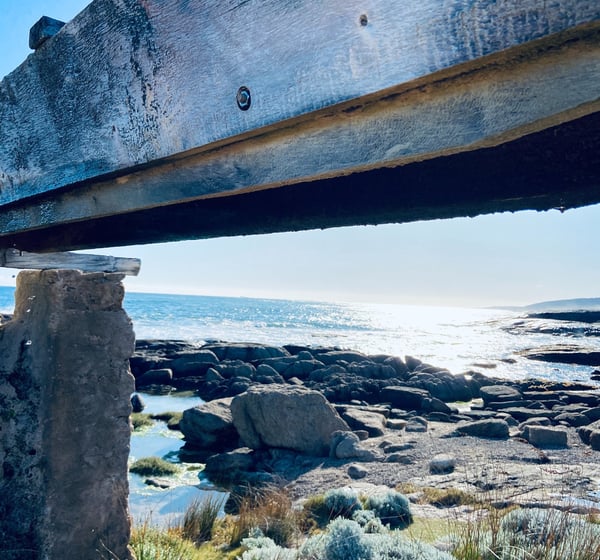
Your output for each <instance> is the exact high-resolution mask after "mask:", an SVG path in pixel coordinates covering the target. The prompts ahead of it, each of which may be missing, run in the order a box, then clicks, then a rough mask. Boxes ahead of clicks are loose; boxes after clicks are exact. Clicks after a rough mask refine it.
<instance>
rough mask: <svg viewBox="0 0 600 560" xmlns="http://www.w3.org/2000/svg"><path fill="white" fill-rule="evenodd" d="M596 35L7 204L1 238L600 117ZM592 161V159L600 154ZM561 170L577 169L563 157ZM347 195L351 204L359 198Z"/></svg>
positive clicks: (599, 40) (402, 161) (434, 154)
mask: <svg viewBox="0 0 600 560" xmlns="http://www.w3.org/2000/svg"><path fill="white" fill-rule="evenodd" d="M597 27H598V26H595V27H594V28H592V29H590V30H588V31H587V32H586V34H582V35H581V36H580V37H579V39H578V40H577V41H573V40H572V39H571V38H570V36H569V35H565V36H563V37H562V40H563V44H560V45H559V44H558V39H557V38H556V37H553V38H552V47H551V48H550V47H549V46H548V44H547V43H546V42H544V41H541V42H540V43H536V44H534V45H533V46H530V47H527V48H523V47H520V48H517V49H514V50H509V51H506V52H504V53H502V54H501V55H492V56H490V57H488V58H487V59H486V61H485V65H484V66H482V67H480V68H477V69H471V70H465V71H464V72H462V73H460V74H459V75H458V76H454V77H448V76H447V75H446V74H444V73H442V74H434V75H433V76H429V77H427V79H423V80H421V81H417V82H413V83H412V87H411V89H408V90H407V89H406V88H404V87H402V88H400V90H399V91H396V90H386V95H385V97H384V98H381V99H375V98H373V97H369V98H367V99H363V100H361V103H362V104H353V105H352V106H348V105H341V106H340V107H339V110H338V111H337V112H335V113H333V112H331V111H327V112H319V113H314V114H313V115H312V116H313V119H312V120H307V119H305V120H303V121H302V122H294V123H288V124H289V126H288V127H286V128H283V129H280V130H273V131H271V132H265V133H264V134H263V135H261V136H260V137H248V138H246V139H241V140H239V141H238V142H236V143H234V144H231V145H226V146H222V147H220V148H218V149H215V150H212V151H210V152H202V153H199V154H195V155H190V156H189V157H186V158H180V159H178V160H176V161H168V162H164V163H163V164H162V165H160V166H159V165H156V166H154V167H152V168H144V169H141V170H137V171H135V172H132V173H130V174H129V175H127V176H123V177H118V178H114V179H109V180H106V181H102V182H99V183H90V184H88V185H81V186H78V188H77V189H74V190H71V191H65V192H61V193H51V195H49V196H48V197H46V198H38V199H37V200H36V201H35V203H32V204H30V205H28V206H25V205H20V206H17V205H12V206H8V207H6V208H5V209H4V210H3V212H2V213H0V232H1V233H0V239H2V237H3V236H4V237H6V236H11V235H12V234H15V233H18V232H24V231H33V230H36V229H40V228H45V227H50V226H52V225H53V224H66V223H70V222H72V223H76V222H78V221H84V220H87V219H99V218H103V217H106V216H111V215H117V214H127V213H129V212H134V211H143V210H149V209H151V208H156V207H161V206H168V205H174V204H184V203H192V202H193V201H196V200H202V199H207V198H211V197H215V196H225V195H229V194H241V193H245V192H251V191H256V190H259V189H273V188H283V187H285V186H287V185H291V184H296V183H301V182H308V181H313V182H314V181H317V180H324V179H327V178H330V177H336V176H341V175H349V174H350V173H356V172H362V171H365V170H369V169H376V168H378V167H393V166H398V165H407V164H410V163H412V162H415V161H425V160H431V159H434V158H439V157H445V156H448V155H450V154H455V153H459V152H461V151H471V150H476V149H481V148H487V147H490V146H494V145H500V144H502V143H504V142H507V141H512V140H514V139H517V138H519V137H522V136H524V135H527V134H532V133H534V132H537V131H539V130H543V129H545V128H549V127H550V126H556V125H560V124H562V123H565V122H569V121H571V120H574V119H579V118H581V117H583V116H585V115H590V114H594V113H597V112H599V111H600V31H599V30H598V29H597ZM481 64H483V62H481ZM590 157H591V158H595V159H596V160H597V158H598V155H597V154H596V155H594V154H591V155H590ZM542 164H543V163H542ZM564 164H565V166H567V167H570V166H571V164H570V162H569V161H567V160H565V162H564ZM402 188H403V189H409V190H410V189H411V188H413V187H412V185H403V186H402ZM464 188H465V189H469V188H470V185H468V184H465V185H464ZM455 195H456V196H457V195H458V193H455ZM343 196H345V197H352V196H353V192H352V191H349V192H348V193H345V194H343ZM381 196H384V197H385V196H386V195H385V193H382V195H381ZM368 218H369V216H365V217H364V219H365V220H368ZM161 227H162V229H163V230H164V237H165V239H167V238H171V237H170V232H169V231H168V227H169V226H168V223H164V224H163V225H162V226H161ZM131 235H132V236H133V235H135V232H133V231H132V232H131ZM195 235H196V236H201V235H202V232H201V231H197V232H196V234H195ZM138 242H139V238H138Z"/></svg>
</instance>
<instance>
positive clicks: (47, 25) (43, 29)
mask: <svg viewBox="0 0 600 560" xmlns="http://www.w3.org/2000/svg"><path fill="white" fill-rule="evenodd" d="M64 25H65V22H64V21H60V20H58V19H53V18H51V17H48V16H42V17H41V18H40V19H39V20H38V21H37V22H36V24H35V25H34V26H33V27H32V28H31V29H30V30H29V48H30V49H36V50H37V49H39V48H40V47H41V46H42V45H43V44H44V43H45V42H46V41H47V40H48V39H50V38H51V37H54V35H56V34H57V33H58V32H59V31H60V30H61V29H62V28H63V26H64Z"/></svg>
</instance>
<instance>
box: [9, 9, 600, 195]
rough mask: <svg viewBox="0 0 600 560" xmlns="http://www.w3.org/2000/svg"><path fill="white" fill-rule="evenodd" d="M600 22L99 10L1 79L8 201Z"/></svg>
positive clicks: (450, 13)
mask: <svg viewBox="0 0 600 560" xmlns="http://www.w3.org/2000/svg"><path fill="white" fill-rule="evenodd" d="M599 19H600V4H599V3H598V2H597V1H594V0H557V1H555V2H539V1H538V0H519V1H517V0H407V1H406V2H402V3H401V4H399V3H398V2H395V1H394V0H361V1H360V2H359V1H358V0H347V1H346V2H343V3H342V2H334V1H333V0H328V1H326V0H318V1H313V0H298V1H295V2H281V1H280V0H266V1H264V2H248V1H246V0H227V1H223V0H207V1H205V2H181V1H180V0H145V1H144V2H143V3H141V2H137V1H133V0H125V1H122V2H113V1H112V0H94V2H92V4H91V5H90V6H89V7H88V8H87V9H86V10H84V12H82V13H81V14H80V15H79V16H78V17H77V18H75V19H74V20H73V21H71V22H69V23H68V24H67V25H65V26H64V27H63V28H62V30H61V31H60V32H59V33H58V34H57V35H55V36H54V37H53V38H52V39H51V40H49V41H47V42H46V43H45V44H44V45H42V47H41V48H40V49H38V51H36V52H35V53H34V54H32V55H31V56H30V57H29V58H28V59H27V61H26V62H25V63H24V64H23V65H22V66H20V67H19V68H18V69H17V70H16V71H15V72H13V73H11V74H10V75H9V76H7V77H6V78H5V79H4V80H3V81H2V82H1V83H0V137H1V138H2V142H1V143H0V205H6V204H9V203H13V202H16V201H19V200H22V199H25V198H27V197H30V196H35V195H38V194H42V193H46V192H51V191H54V190H56V189H61V188H63V187H66V186H69V185H76V186H79V185H80V184H81V183H82V182H85V181H89V180H97V179H98V178H100V177H103V176H105V175H111V174H124V173H126V172H127V173H129V172H130V171H131V170H132V169H134V168H136V167H139V166H142V167H147V166H153V165H156V164H157V163H159V162H163V161H164V160H165V159H169V158H170V159H174V160H175V159H178V158H180V157H183V156H186V157H187V156H191V155H197V154H198V153H202V152H206V151H208V150H214V149H215V148H217V147H219V146H222V145H223V144H226V143H231V142H232V141H233V140H235V141H236V142H237V141H238V140H239V139H240V138H246V137H248V136H256V135H258V134H263V133H264V132H265V131H269V130H271V129H273V128H282V127H285V126H288V125H287V124H286V121H288V120H289V119H299V120H302V118H305V117H307V118H312V116H311V114H312V113H314V112H315V111H319V110H323V109H325V108H334V107H336V106H337V105H338V104H340V103H344V102H351V101H352V100H355V99H363V98H365V97H368V96H370V95H374V94H377V95H379V94H378V92H382V91H385V90H389V89H395V90H396V91H397V89H398V88H399V87H400V86H401V85H403V84H405V85H406V84H410V83H411V82H413V81H415V80H420V79H422V78H424V77H425V76H428V75H431V74H433V73H435V72H442V73H443V72H447V73H448V74H449V75H452V74H453V73H456V72H457V71H459V72H464V71H465V68H464V67H460V65H465V64H466V65H472V66H473V67H475V66H477V65H479V61H480V59H481V58H482V57H485V56H487V55H491V54H494V53H498V52H502V51H504V50H506V49H509V48H511V47H515V46H519V45H523V44H526V43H529V42H531V41H533V40H536V39H540V38H544V37H551V36H552V35H554V34H557V33H561V32H567V31H569V30H574V29H577V28H578V26H585V25H586V24H590V23H593V22H597V21H598V20H599ZM365 23H366V25H365ZM242 86H244V87H247V88H248V89H249V91H250V93H251V98H252V103H251V107H250V108H249V110H246V111H241V110H240V109H239V108H238V104H237V102H236V96H237V92H238V90H239V88H240V87H242ZM215 181H216V182H219V178H218V177H217V178H216V180H215Z"/></svg>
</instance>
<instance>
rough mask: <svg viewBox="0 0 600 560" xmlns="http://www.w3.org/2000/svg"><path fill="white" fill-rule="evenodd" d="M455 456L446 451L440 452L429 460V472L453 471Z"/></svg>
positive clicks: (443, 472) (444, 472) (445, 472)
mask: <svg viewBox="0 0 600 560" xmlns="http://www.w3.org/2000/svg"><path fill="white" fill-rule="evenodd" d="M455 467H456V457H454V456H453V455H449V454H447V453H440V454H439V455H436V456H435V457H434V458H433V459H431V461H429V472H430V473H431V474H449V473H451V472H454V468H455Z"/></svg>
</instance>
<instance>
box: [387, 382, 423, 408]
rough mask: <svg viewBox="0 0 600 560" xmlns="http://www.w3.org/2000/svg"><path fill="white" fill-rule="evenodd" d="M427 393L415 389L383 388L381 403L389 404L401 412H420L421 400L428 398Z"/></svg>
mask: <svg viewBox="0 0 600 560" xmlns="http://www.w3.org/2000/svg"><path fill="white" fill-rule="evenodd" d="M430 397H431V394H430V393H429V391H426V390H424V389H417V388H416V387H395V386H391V387H384V388H383V389H382V390H381V400H382V402H389V403H390V404H391V405H392V406H393V407H394V408H401V409H402V410H421V407H422V405H423V399H425V398H430Z"/></svg>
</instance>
